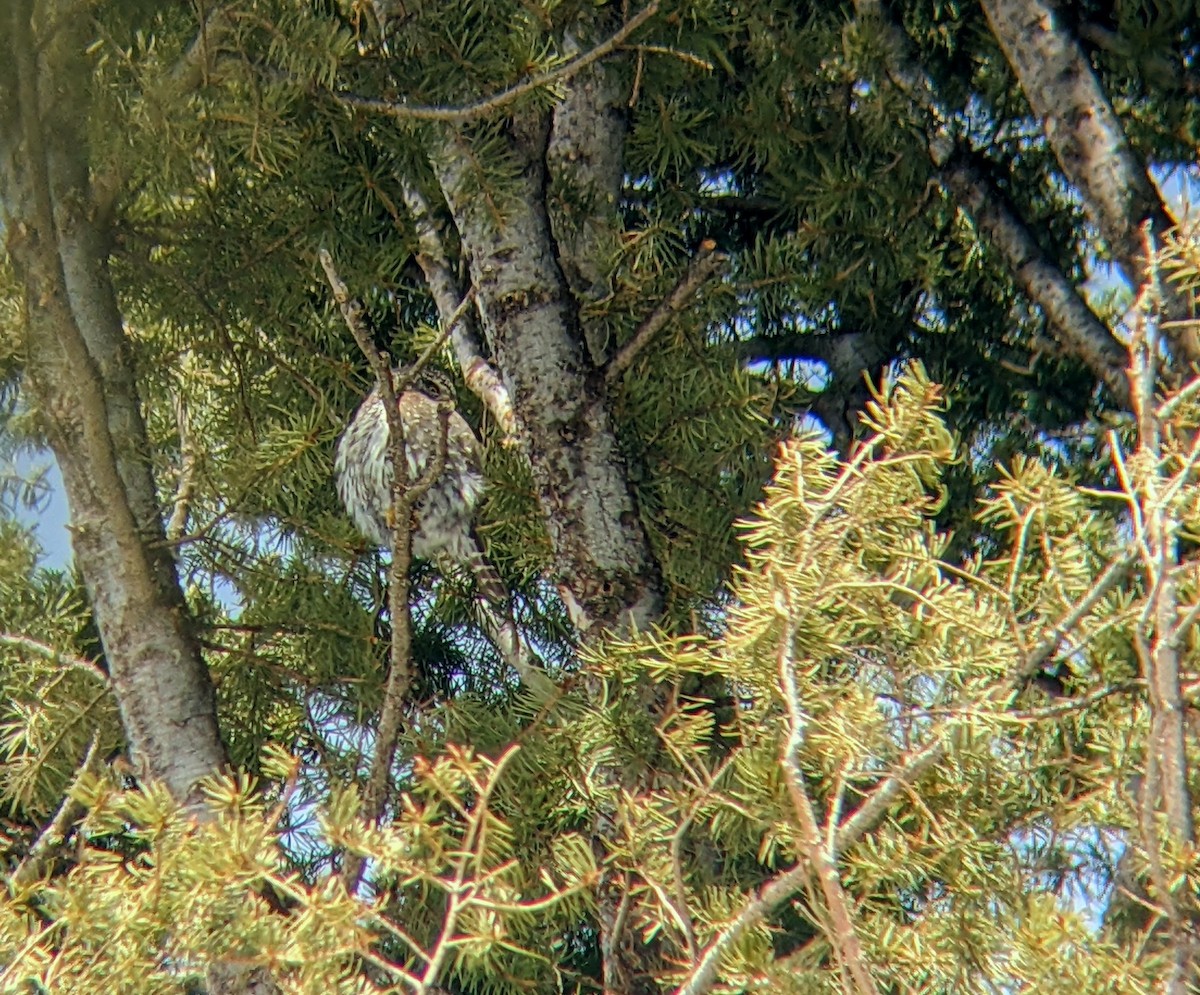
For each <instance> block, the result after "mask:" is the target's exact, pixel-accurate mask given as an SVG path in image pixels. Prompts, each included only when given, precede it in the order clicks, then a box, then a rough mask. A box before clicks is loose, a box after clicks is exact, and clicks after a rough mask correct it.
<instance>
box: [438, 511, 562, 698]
mask: <svg viewBox="0 0 1200 995" xmlns="http://www.w3.org/2000/svg"><path fill="white" fill-rule="evenodd" d="M471 539H472V540H473V548H471V549H469V550H465V551H462V550H460V552H465V553H466V555H465V556H463V557H462V559H461V561H460V562H461V565H462V566H463V567H465V568H466V569H467V570H469V571H470V572H471V576H472V578H473V579H474V581H475V593H476V595H477V597H478V598H479V602H480V605H479V608H480V621H481V623H482V624H483V628H484V630H485V631H486V632H487V634H488V638H489V639H490V640H491V641H492V644H493V645H494V646H495V647H496V649H497V650H499V651H500V655H501V656H502V657H504V662H505V663H507V664H508V665H509V666H510V667H512V669H513V670H514V671H516V674H517V676H518V677H519V678H520V679H521V683H522V684H523V685H525V687H526V688H527V689H528V690H530V691H535V692H537V693H538V694H540V695H542V696H544V697H548V696H549V695H550V694H552V693H553V692H554V690H555V685H554V682H553V681H552V680H551V679H550V678H549V676H548V675H547V674H546V672H545V670H543V669H542V662H541V661H540V660H539V659H538V658H537V656H535V655H534V653H533V650H532V649H530V647H529V644H528V643H527V642H526V641H525V640H523V639H522V638H521V635H520V633H519V632H518V631H517V623H516V619H515V618H513V614H512V610H511V604H510V598H509V593H508V588H507V587H505V586H504V581H502V580H501V579H500V575H499V574H498V573H497V572H496V568H495V567H493V566H492V564H491V563H490V562H488V558H487V555H486V554H485V553H484V551H483V547H482V546H481V545H480V543H479V539H478V537H477V536H475V534H474V531H473V530H472V533H471Z"/></svg>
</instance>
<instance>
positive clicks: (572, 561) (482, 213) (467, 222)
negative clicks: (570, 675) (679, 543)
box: [433, 114, 662, 633]
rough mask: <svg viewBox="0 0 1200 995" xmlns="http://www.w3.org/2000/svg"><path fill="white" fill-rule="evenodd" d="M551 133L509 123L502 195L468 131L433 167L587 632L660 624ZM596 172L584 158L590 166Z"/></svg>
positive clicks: (457, 135)
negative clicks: (565, 261) (566, 259)
mask: <svg viewBox="0 0 1200 995" xmlns="http://www.w3.org/2000/svg"><path fill="white" fill-rule="evenodd" d="M550 133H551V120H550V116H549V115H545V114H538V115H536V116H527V117H524V118H521V119H518V120H515V121H513V122H510V123H509V124H508V125H507V126H506V128H505V138H506V143H507V153H508V155H509V156H511V158H512V160H513V161H514V162H515V164H516V168H517V171H519V175H518V176H516V177H515V178H513V179H511V180H505V182H504V185H503V190H502V192H500V193H497V192H496V191H494V190H491V189H489V191H488V196H481V195H480V190H479V184H480V182H481V179H480V176H479V175H478V173H477V172H476V171H475V169H474V167H473V163H474V161H475V155H474V152H473V150H472V147H471V141H470V139H469V138H468V137H466V135H465V134H464V133H462V132H461V131H456V130H452V129H450V128H449V127H447V128H446V130H445V131H443V140H442V142H441V145H440V147H439V149H438V150H437V153H436V155H435V157H434V163H433V165H434V169H435V172H436V174H437V177H438V181H439V183H440V185H441V187H442V192H443V194H444V196H445V199H446V202H447V204H448V205H449V207H450V211H451V214H452V216H453V218H454V221H455V224H456V226H457V227H458V233H459V238H460V240H461V244H462V247H463V251H464V253H465V254H466V256H467V261H468V265H469V268H470V273H471V280H472V283H473V284H474V286H475V288H476V292H477V299H478V301H479V308H480V313H481V316H482V322H483V332H484V335H485V336H486V338H487V341H488V346H489V348H490V351H491V354H492V357H493V358H494V360H495V362H496V365H497V366H498V368H499V370H500V373H501V376H502V377H503V378H504V382H505V386H506V387H507V388H508V391H509V395H510V397H511V398H512V401H513V406H514V409H515V411H516V414H517V418H518V421H519V422H520V426H521V435H522V438H523V440H524V441H525V443H526V446H527V450H528V455H529V460H530V463H531V466H532V469H533V476H534V482H535V485H536V487H537V492H538V499H539V501H540V503H541V507H542V510H543V512H544V513H545V516H546V522H547V526H548V528H549V531H550V538H551V542H552V545H553V549H554V563H553V568H552V571H553V574H554V577H555V580H556V581H557V582H558V583H559V590H560V591H561V592H562V594H563V596H564V599H565V601H566V602H567V604H568V607H569V608H570V609H571V612H572V617H573V621H574V622H575V624H576V626H577V628H578V629H579V630H580V631H581V632H582V633H586V632H587V631H588V630H589V629H592V628H593V627H597V626H598V627H600V628H601V629H604V630H616V631H622V630H626V629H627V628H628V627H629V625H630V624H631V623H632V624H634V625H636V626H638V627H641V626H644V625H646V624H648V623H649V622H650V621H652V620H653V619H654V618H656V617H657V615H658V614H659V612H660V610H661V605H662V591H661V580H660V575H659V571H658V568H657V565H656V564H655V562H654V560H653V559H652V557H651V554H650V549H649V544H648V542H647V538H646V534H645V530H644V529H643V527H642V524H641V520H640V518H639V516H638V512H637V507H636V502H635V499H634V495H633V491H632V488H631V486H630V483H629V477H628V473H627V469H626V465H625V460H624V458H623V457H622V454H621V450H620V447H619V445H618V443H617V438H616V434H615V432H614V428H613V424H612V419H611V417H610V414H609V411H608V405H607V391H606V388H605V384H604V378H603V374H602V373H601V372H600V371H599V370H598V369H597V368H596V367H595V366H594V365H593V364H592V363H591V361H590V360H589V357H588V355H587V353H586V350H585V347H584V336H583V332H582V326H581V323H580V319H579V307H578V302H577V300H576V299H575V298H574V297H573V295H572V294H571V290H570V287H569V285H568V282H567V278H566V276H565V274H564V271H563V267H562V264H561V261H560V258H559V247H558V246H557V244H556V241H555V238H554V233H553V231H552V227H551V223H550V219H549V216H548V214H547V210H546V207H545V194H544V191H545V187H546V183H547V179H548V177H547V162H546V159H547V147H548V144H549V140H550ZM588 165H589V163H588V161H587V160H583V159H581V160H580V161H579V164H578V168H580V169H581V170H586V169H587V168H588ZM493 196H500V197H503V200H502V202H495V201H493V199H492V197H493Z"/></svg>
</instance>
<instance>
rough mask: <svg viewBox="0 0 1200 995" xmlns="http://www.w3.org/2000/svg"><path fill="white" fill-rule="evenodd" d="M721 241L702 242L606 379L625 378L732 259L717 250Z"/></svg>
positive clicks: (609, 381) (621, 352) (610, 368)
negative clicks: (642, 354) (661, 332)
mask: <svg viewBox="0 0 1200 995" xmlns="http://www.w3.org/2000/svg"><path fill="white" fill-rule="evenodd" d="M716 250H717V243H716V242H714V241H713V240H712V239H705V241H704V242H702V243H701V245H700V251H699V252H697V253H696V255H695V256H694V257H693V258H692V261H691V262H690V263H688V266H687V269H686V270H684V273H683V276H681V277H680V278H679V281H678V282H677V283H676V284H675V286H674V287H672V288H671V292H670V293H669V294H667V296H666V297H665V298H664V299H663V301H662V303H660V304H659V305H658V307H656V308H655V309H654V310H653V311H651V312H650V314H649V315H648V316H647V317H646V318H645V320H643V321H642V323H641V324H640V325H638V327H637V330H636V331H635V332H634V333H633V338H631V339H630V340H629V341H628V342H626V343H625V344H624V345H623V346H621V348H620V350H618V352H617V354H616V355H615V356H614V357H613V358H612V361H611V362H610V363H609V364H608V368H607V369H606V370H605V371H604V379H605V381H606V382H608V383H610V384H612V383H615V382H616V381H617V380H619V379H620V378H621V376H622V375H623V374H624V373H625V371H626V370H627V369H629V366H630V364H631V363H632V362H633V361H634V359H636V358H637V356H638V354H639V353H640V352H641V351H642V350H643V349H645V348H646V346H647V345H649V344H650V342H651V340H652V339H653V338H654V336H655V335H657V334H658V333H659V331H661V330H662V328H663V326H664V325H666V324H667V322H669V321H670V320H671V319H672V318H673V317H675V315H676V314H678V313H679V312H680V311H682V310H683V308H684V306H685V305H686V304H687V302H688V301H690V300H691V299H692V297H694V296H695V294H696V292H697V291H698V290H699V289H700V287H701V286H702V285H703V284H704V283H705V282H706V281H707V280H708V279H709V278H711V277H712V276H713V274H714V273H716V272H717V271H718V270H719V269H721V267H723V266H724V265H725V263H726V262H728V260H729V257H728V256H726V255H725V254H724V253H723V252H717V251H716Z"/></svg>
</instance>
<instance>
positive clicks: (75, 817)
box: [8, 735, 100, 893]
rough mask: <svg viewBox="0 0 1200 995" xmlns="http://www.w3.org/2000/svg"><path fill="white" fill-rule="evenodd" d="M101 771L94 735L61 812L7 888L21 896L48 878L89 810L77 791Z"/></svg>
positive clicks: (43, 831) (26, 856)
mask: <svg viewBox="0 0 1200 995" xmlns="http://www.w3.org/2000/svg"><path fill="white" fill-rule="evenodd" d="M99 768H100V750H99V741H98V739H97V737H96V736H95V735H93V736H92V741H91V743H89V744H88V748H87V753H86V754H85V755H84V758H83V762H82V763H81V764H80V765H79V769H78V770H77V771H76V772H75V777H74V778H73V779H72V781H71V786H70V787H69V788H67V790H66V792H65V793H64V796H63V801H62V804H61V805H59V807H58V811H57V812H55V813H54V817H53V818H52V819H51V820H50V822H49V823H47V824H46V826H45V828H44V829H42V831H41V832H40V833H39V834H38V837H37V839H36V840H34V842H33V845H32V846H31V847H30V848H29V852H28V853H27V854H26V855H25V856H24V857H23V858H22V860H21V862H20V863H19V864H17V866H16V868H15V869H14V870H13V872H12V875H11V876H10V877H9V879H8V887H9V889H10V890H11V891H13V892H15V893H19V892H20V891H21V890H22V889H24V888H26V887H29V886H31V885H33V884H34V883H35V882H36V881H38V880H39V879H41V878H43V877H45V876H46V875H47V873H48V872H49V870H50V865H51V863H52V861H53V860H54V858H55V856H56V855H57V854H58V852H59V851H60V850H62V848H63V847H64V846H65V845H66V842H67V837H68V836H69V835H70V833H71V829H72V828H73V827H74V825H75V824H76V823H77V822H78V821H79V820H80V819H82V818H83V816H84V813H85V812H86V811H87V807H86V806H85V805H84V804H83V803H82V802H80V801H78V800H76V797H75V796H76V791H77V789H78V787H79V785H80V784H81V783H82V781H83V780H84V778H86V777H88V776H90V775H91V774H94V773H95V772H96V771H97V770H99Z"/></svg>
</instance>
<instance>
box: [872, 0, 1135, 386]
mask: <svg viewBox="0 0 1200 995" xmlns="http://www.w3.org/2000/svg"><path fill="white" fill-rule="evenodd" d="M854 8H855V11H856V12H857V13H858V16H859V17H860V18H863V19H865V20H870V21H871V22H873V23H874V24H875V25H876V26H877V27H878V29H879V30H880V31H881V32H882V33H883V37H884V41H885V43H886V52H887V56H886V70H887V74H888V77H889V78H890V79H891V81H892V83H893V84H894V85H895V86H896V87H897V88H899V89H900V90H902V91H903V92H904V93H906V94H907V95H908V97H909V99H910V100H911V101H912V102H913V104H914V105H916V107H918V108H919V109H920V110H921V111H922V112H924V113H925V114H926V115H928V117H929V120H930V121H931V122H938V123H935V124H933V125H932V126H931V128H930V132H929V135H928V139H929V157H930V159H931V160H932V161H933V163H934V165H935V166H936V167H937V169H938V174H937V176H938V181H939V183H940V184H941V186H942V189H943V190H945V191H946V193H947V195H948V196H950V197H951V198H952V199H953V200H954V201H955V203H956V204H957V205H958V206H959V208H960V209H962V210H963V211H965V212H966V213H967V214H968V215H969V216H970V217H971V218H972V219H973V220H974V222H975V224H976V225H978V226H979V229H980V230H981V231H982V232H983V233H984V234H985V235H986V236H987V237H988V239H989V240H990V241H991V243H992V244H993V245H994V246H995V247H996V248H997V249H998V250H999V252H1000V253H1001V254H1002V255H1003V257H1004V259H1005V261H1006V263H1007V264H1008V267H1009V270H1010V271H1011V272H1012V274H1013V277H1014V279H1015V280H1016V282H1017V284H1018V285H1019V286H1020V287H1021V289H1022V290H1023V291H1024V292H1025V295H1026V296H1027V297H1028V298H1029V299H1030V300H1031V301H1032V302H1033V303H1034V304H1036V305H1037V306H1038V307H1040V308H1041V310H1042V313H1043V314H1044V315H1045V316H1046V318H1047V320H1048V325H1049V331H1050V334H1051V335H1052V336H1053V337H1054V339H1055V341H1056V343H1057V344H1058V346H1059V347H1060V348H1061V349H1062V351H1063V352H1064V353H1066V354H1067V355H1069V356H1073V357H1075V358H1076V359H1078V360H1081V361H1082V362H1083V363H1085V364H1086V365H1087V366H1088V368H1089V369H1091V371H1092V372H1093V373H1094V374H1095V375H1096V377H1097V379H1099V380H1100V381H1101V382H1102V383H1103V384H1104V385H1105V386H1106V387H1107V388H1108V389H1109V391H1110V392H1111V393H1112V394H1113V396H1114V397H1115V398H1117V399H1118V401H1119V402H1120V403H1121V404H1122V405H1124V406H1125V407H1128V406H1129V382H1128V380H1127V379H1126V375H1125V365H1126V357H1125V351H1124V349H1123V348H1122V347H1120V346H1119V345H1118V344H1117V342H1116V340H1115V339H1114V338H1113V337H1112V335H1111V333H1110V332H1109V330H1108V328H1107V327H1105V325H1104V324H1103V322H1101V321H1100V320H1099V318H1097V317H1096V315H1095V314H1094V313H1093V312H1092V310H1091V308H1090V307H1089V306H1088V304H1087V302H1086V301H1085V300H1084V299H1083V298H1082V297H1081V296H1080V294H1079V292H1078V290H1077V289H1076V287H1075V285H1074V283H1072V281H1071V280H1069V279H1068V278H1067V275H1066V274H1065V273H1063V271H1062V270H1061V269H1060V268H1059V267H1058V266H1057V265H1055V263H1054V261H1053V260H1052V259H1050V258H1049V257H1048V256H1047V254H1046V253H1045V252H1044V251H1043V249H1042V247H1041V246H1040V245H1039V244H1038V241H1037V238H1036V237H1035V236H1034V233H1033V232H1032V231H1030V229H1029V227H1028V226H1027V225H1026V224H1025V222H1024V220H1023V219H1022V218H1021V216H1020V212H1019V211H1018V209H1017V207H1016V205H1015V204H1013V203H1012V202H1011V201H1010V200H1009V199H1008V198H1007V197H1006V196H1005V195H1004V193H1003V191H1002V190H1000V189H999V188H998V187H997V186H996V184H995V183H993V182H991V180H990V179H989V178H988V177H987V175H986V174H985V173H984V172H983V171H982V170H981V169H980V168H978V166H977V164H976V163H975V162H974V161H972V159H971V157H970V155H969V154H968V153H965V152H963V151H960V150H956V149H955V143H954V139H953V138H952V137H951V135H950V134H949V132H948V131H947V129H946V127H945V125H944V124H942V123H940V122H944V121H946V120H947V118H948V116H949V115H948V114H947V112H946V110H945V108H944V107H942V105H941V102H940V100H939V99H938V91H937V87H936V86H935V85H934V82H933V80H931V79H930V78H929V76H928V75H927V74H926V72H925V70H924V69H923V67H922V66H921V65H920V63H919V62H918V60H917V58H916V56H915V55H914V53H913V52H912V45H911V44H910V43H909V40H908V38H907V36H906V35H905V34H904V32H903V31H902V30H901V29H900V27H899V26H898V25H897V24H896V23H895V22H893V21H892V20H891V19H890V17H889V16H888V14H887V13H886V12H885V11H884V9H883V5H882V4H881V3H880V2H879V0H855V4H854ZM1122 137H1123V136H1122ZM1142 177H1143V179H1144V174H1142Z"/></svg>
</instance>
